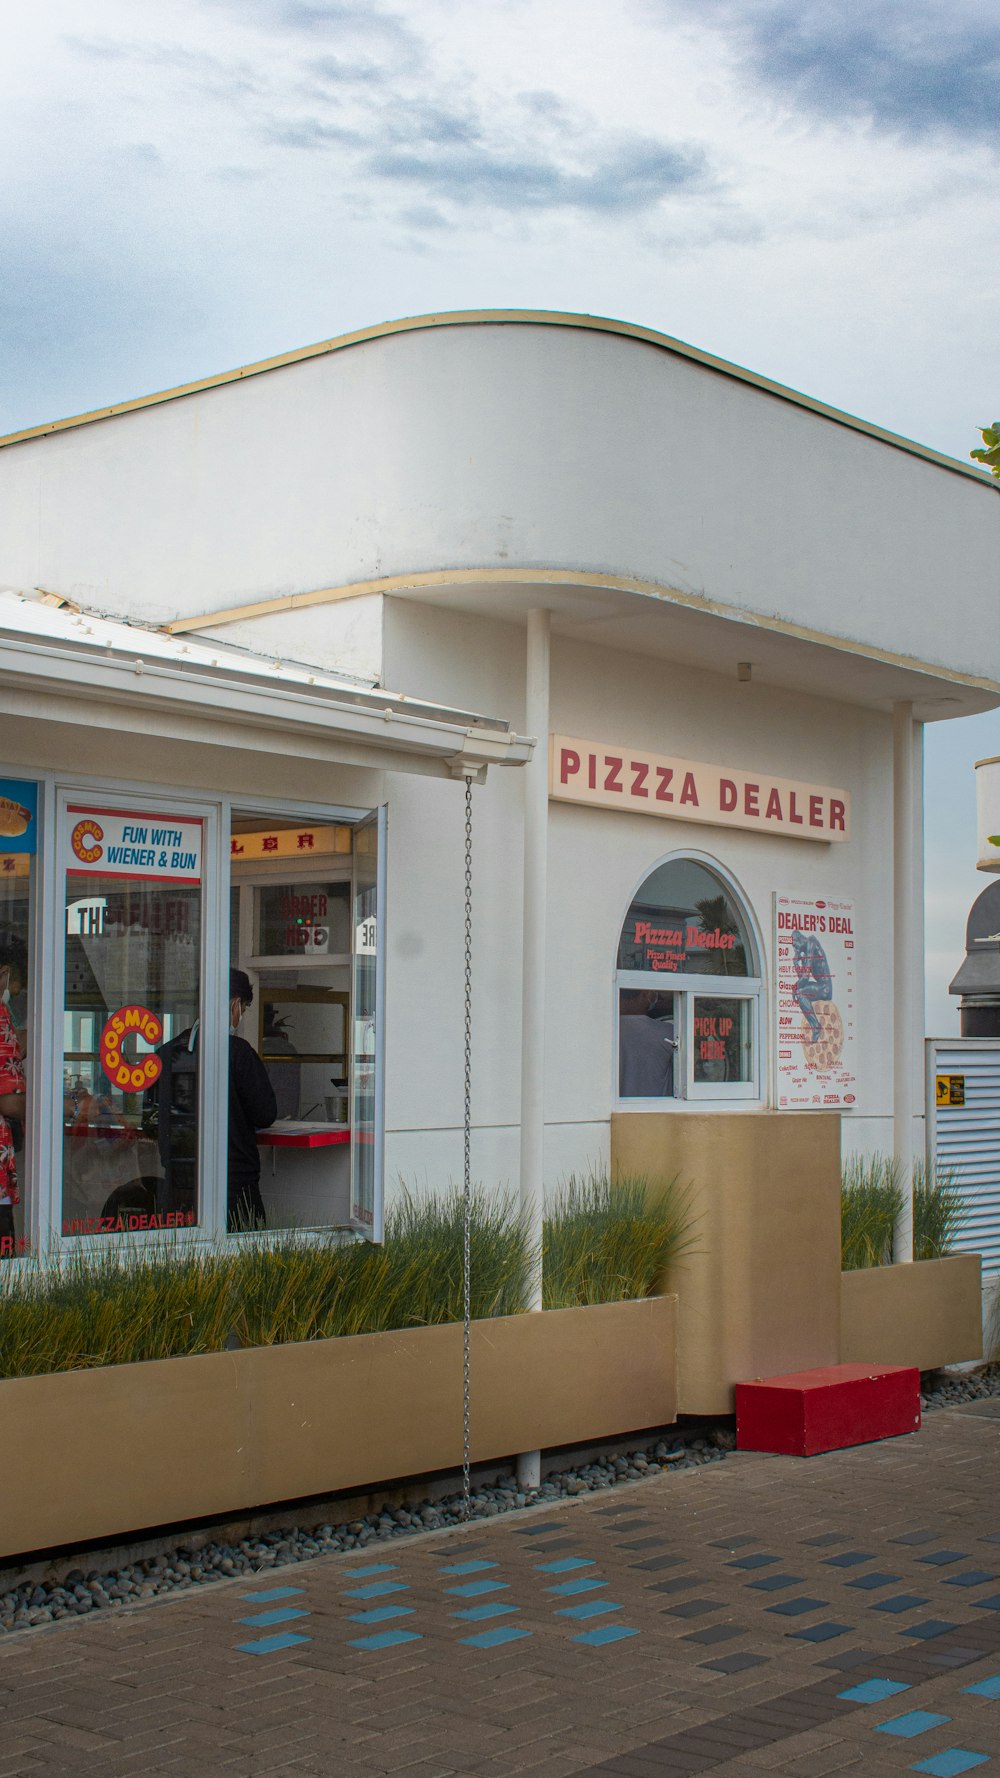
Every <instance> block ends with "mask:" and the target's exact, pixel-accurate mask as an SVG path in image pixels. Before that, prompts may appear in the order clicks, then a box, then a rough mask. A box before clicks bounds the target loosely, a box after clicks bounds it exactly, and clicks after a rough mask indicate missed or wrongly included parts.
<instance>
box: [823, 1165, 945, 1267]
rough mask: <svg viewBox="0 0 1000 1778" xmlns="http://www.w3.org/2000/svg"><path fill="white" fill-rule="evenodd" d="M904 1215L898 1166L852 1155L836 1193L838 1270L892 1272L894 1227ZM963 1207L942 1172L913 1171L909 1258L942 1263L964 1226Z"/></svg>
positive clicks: (916, 1168) (920, 1168)
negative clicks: (889, 1269) (874, 1268)
mask: <svg viewBox="0 0 1000 1778" xmlns="http://www.w3.org/2000/svg"><path fill="white" fill-rule="evenodd" d="M902 1213H903V1189H902V1186H901V1184H900V1178H899V1163H898V1161H896V1160H895V1159H894V1158H893V1157H892V1156H891V1155H884V1154H874V1155H868V1156H860V1155H854V1156H852V1157H851V1159H850V1160H848V1161H846V1162H845V1164H844V1169H843V1173H842V1176H841V1190H840V1241H841V1265H842V1267H843V1270H844V1271H845V1272H852V1271H859V1270H863V1269H865V1268H867V1267H868V1266H891V1264H892V1250H893V1240H894V1237H895V1233H896V1225H897V1223H898V1221H899V1218H900V1216H901V1215H902ZM965 1217H966V1207H965V1201H964V1199H963V1197H962V1194H961V1192H960V1190H959V1189H958V1184H957V1179H956V1175H955V1174H954V1173H953V1172H951V1171H949V1170H948V1169H947V1168H941V1167H932V1168H931V1169H930V1170H928V1169H927V1168H926V1167H925V1166H924V1163H923V1162H922V1161H915V1162H914V1165H913V1257H914V1259H943V1258H944V1256H945V1254H947V1253H950V1252H951V1251H952V1250H953V1248H954V1245H955V1241H956V1239H957V1237H958V1234H959V1232H960V1230H961V1228H962V1225H963V1224H964V1222H965Z"/></svg>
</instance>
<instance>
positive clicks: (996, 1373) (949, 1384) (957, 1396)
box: [920, 1364, 1000, 1409]
mask: <svg viewBox="0 0 1000 1778" xmlns="http://www.w3.org/2000/svg"><path fill="white" fill-rule="evenodd" d="M996 1395H1000V1364H989V1365H986V1366H985V1368H984V1369H983V1370H981V1371H970V1372H969V1374H968V1376H955V1375H951V1376H949V1375H948V1374H947V1373H945V1372H941V1371H936V1372H933V1373H931V1374H930V1375H929V1376H926V1377H923V1378H921V1392H920V1406H921V1408H924V1409H927V1408H953V1407H956V1406H959V1405H960V1404H961V1403H962V1402H966V1401H985V1400H987V1399H988V1398H989V1397H990V1396H996Z"/></svg>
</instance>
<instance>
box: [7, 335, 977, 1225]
mask: <svg viewBox="0 0 1000 1778" xmlns="http://www.w3.org/2000/svg"><path fill="white" fill-rule="evenodd" d="M0 444H2V447H3V448H2V449H0V584H2V585H3V586H4V587H6V588H7V589H9V590H8V591H6V592H5V593H4V594H3V595H0V662H2V671H3V681H2V683H3V686H4V695H3V703H2V711H0V778H2V779H3V780H6V781H7V782H6V784H0V797H4V796H5V797H6V798H7V801H8V803H10V804H13V805H19V806H22V807H23V808H24V809H25V811H26V812H29V813H30V812H31V810H32V809H33V807H34V803H33V796H32V790H31V787H37V798H38V816H37V820H36V821H34V822H33V823H29V824H28V825H27V826H22V828H21V831H20V832H12V833H11V834H9V835H8V836H7V838H6V839H5V838H3V837H2V836H0V848H3V847H7V848H8V851H7V852H6V854H4V855H3V856H2V857H0V862H3V863H4V864H5V867H6V875H4V874H2V873H0V897H2V896H3V895H4V894H6V895H7V897H8V906H7V910H6V913H5V912H4V910H3V907H2V906H0V927H3V926H7V927H10V926H11V925H13V926H14V927H16V928H17V929H18V930H19V931H22V932H26V933H27V935H28V937H29V940H30V953H31V957H30V970H29V976H28V982H27V985H26V986H25V987H24V989H23V990H22V996H21V1004H22V1005H23V1007H24V1008H25V1021H24V1022H25V1024H26V1028H27V1043H28V1050H29V1055H28V1060H29V1094H28V1120H27V1121H28V1128H27V1139H26V1144H25V1153H24V1159H23V1163H22V1174H23V1176H24V1185H25V1188H26V1189H25V1191H24V1192H23V1193H22V1196H23V1197H24V1199H25V1203H24V1206H23V1210H21V1211H18V1212H17V1213H16V1221H17V1233H18V1238H19V1239H23V1240H25V1241H26V1242H28V1243H32V1244H39V1243H40V1244H42V1245H45V1244H46V1243H47V1242H48V1241H49V1240H51V1239H52V1238H53V1237H54V1236H61V1238H63V1239H65V1240H68V1241H73V1240H74V1239H79V1238H80V1237H83V1238H94V1239H97V1238H98V1237H99V1234H100V1233H101V1232H103V1230H104V1229H106V1228H109V1227H115V1226H119V1225H120V1223H121V1221H122V1219H123V1218H124V1222H125V1224H126V1225H127V1226H134V1227H136V1228H139V1229H141V1228H146V1227H150V1226H154V1227H156V1226H163V1224H164V1222H167V1221H169V1222H170V1224H171V1226H172V1225H173V1224H174V1223H175V1222H181V1223H184V1224H190V1225H191V1226H192V1227H193V1229H194V1230H196V1231H197V1230H207V1231H208V1232H210V1233H211V1232H213V1231H214V1232H218V1231H220V1230H221V1229H222V1228H223V1227H224V1226H225V1204H226V1183H225V1181H226V1120H225V1116H224V1115H222V1113H223V1111H224V1107H225V1070H224V1067H223V1066H222V1065H221V1064H220V1057H223V1058H224V1051H223V1048H222V1044H223V1036H224V1030H225V1022H226V1001H227V991H226V969H227V966H228V964H229V963H230V961H232V962H234V963H236V964H238V965H239V966H241V967H243V968H244V969H246V970H247V972H248V973H249V974H250V975H251V978H252V980H253V982H254V984H255V987H256V996H255V1004H254V1010H253V1013H252V1014H250V1015H249V1016H248V1018H247V1020H246V1021H245V1023H244V1026H243V1030H244V1032H245V1033H246V1034H247V1035H249V1036H251V1037H252V1038H253V1039H254V1042H255V1043H256V1044H257V1046H258V1047H262V1048H264V1050H265V1051H269V1052H270V1072H271V1074H272V1078H274V1079H275V1080H276V1081H278V1083H279V1085H280V1087H281V1088H282V1089H283V1096H282V1100H281V1103H282V1106H283V1109H284V1110H285V1111H286V1113H287V1114H288V1115H290V1116H293V1117H295V1118H297V1119H298V1120H299V1121H301V1122H304V1123H306V1124H307V1125H311V1126H313V1128H312V1129H311V1130H307V1131H305V1132H302V1131H299V1132H298V1134H296V1132H295V1131H294V1130H290V1131H288V1133H287V1134H286V1136H285V1137H284V1139H283V1142H282V1143H280V1144H278V1145H277V1146H275V1144H274V1141H273V1138H272V1139H271V1140H270V1141H269V1142H268V1140H267V1139H265V1149H264V1157H265V1158H264V1173H263V1179H262V1191H263V1196H264V1201H265V1205H266V1207H267V1210H268V1215H269V1219H270V1221H271V1222H272V1223H275V1222H279V1223H280V1222H283V1221H286V1222H287V1221H294V1222H298V1223H306V1224H309V1225H322V1226H326V1225H329V1224H336V1225H348V1224H350V1225H353V1226H355V1227H358V1228H360V1229H362V1230H365V1231H371V1230H373V1229H374V1230H375V1232H377V1230H378V1227H379V1224H380V1214H381V1210H380V1205H381V1181H382V1177H383V1174H384V1177H385V1178H386V1180H387V1181H388V1182H389V1185H390V1187H391V1185H392V1183H393V1181H395V1179H396V1178H397V1176H401V1177H402V1178H404V1179H405V1180H407V1181H410V1182H415V1183H417V1184H419V1185H425V1184H426V1185H432V1186H438V1185H443V1184H446V1183H447V1181H448V1180H449V1179H452V1178H458V1177H460V1176H461V1172H462V1165H463V1152H462V1151H463V1009H464V998H463V963H464V953H463V930H464V869H465V862H464V858H465V855H464V843H465V832H464V822H465V793H464V789H463V782H462V780H463V777H468V775H469V774H470V773H471V774H473V775H474V776H475V778H476V782H475V784H474V786H473V789H472V792H471V800H472V810H473V827H474V832H473V934H472V978H473V1015H472V1030H473V1092H472V1126H473V1128H472V1172H473V1176H474V1177H475V1178H476V1179H478V1180H481V1181H482V1182H483V1183H484V1184H486V1185H495V1184H510V1185H516V1184H517V1182H518V1180H519V1179H520V1180H521V1182H522V1190H523V1191H524V1192H525V1195H526V1196H528V1197H531V1196H532V1195H533V1194H535V1193H536V1192H537V1188H538V1185H539V1182H540V1181H541V1180H544V1182H545V1184H546V1185H547V1186H552V1185H554V1184H555V1183H556V1182H557V1181H559V1180H560V1179H561V1178H564V1177H566V1176H567V1175H568V1174H569V1173H571V1172H572V1171H574V1170H576V1171H580V1170H581V1169H584V1170H586V1169H589V1168H591V1167H595V1168H598V1169H601V1168H605V1167H606V1166H607V1165H608V1161H609V1145H610V1139H611V1120H612V1114H613V1113H615V1112H616V1111H619V1112H632V1113H634V1114H635V1115H636V1116H637V1117H642V1116H645V1115H647V1114H649V1113H659V1114H661V1115H684V1114H685V1113H691V1112H693V1111H696V1112H698V1113H699V1114H701V1113H705V1114H706V1115H707V1114H708V1113H712V1114H713V1115H714V1114H715V1113H718V1114H719V1115H727V1116H739V1115H741V1114H742V1115H743V1116H744V1117H745V1118H747V1119H754V1120H759V1119H761V1118H771V1119H772V1120H773V1121H774V1124H775V1127H776V1128H777V1127H778V1126H779V1125H780V1122H781V1119H782V1118H783V1117H787V1116H789V1115H790V1114H793V1113H794V1112H795V1111H797V1110H798V1111H811V1110H812V1109H813V1108H816V1109H820V1110H823V1109H825V1110H831V1109H834V1110H836V1111H838V1112H840V1114H841V1116H842V1119H843V1138H842V1140H843V1147H844V1149H845V1151H856V1150H866V1151H870V1150H876V1149H882V1150H891V1149H893V1148H895V1149H896V1150H897V1152H899V1153H900V1154H901V1156H902V1157H903V1158H904V1159H905V1158H906V1157H907V1154H908V1153H913V1152H920V1151H921V1150H922V1133H921V1129H920V1121H921V1118H922V1113H923V1085H922V1068H921V1034H922V1029H923V1019H922V949H923V947H922V924H921V907H922V880H921V854H922V843H921V835H922V821H921V808H920V749H921V736H922V725H923V724H924V723H925V722H929V721H939V720H946V719H950V718H954V717H959V716H963V715H966V714H970V713H973V712H976V711H982V710H985V709H989V708H992V707H994V706H995V705H997V704H998V703H1000V630H998V626H997V624H996V621H995V605H994V601H993V598H992V596H991V592H990V588H991V586H992V577H993V576H995V564H996V561H997V559H998V554H1000V504H998V501H997V498H996V494H997V491H998V490H997V489H996V488H995V486H994V485H993V483H992V482H991V481H990V480H989V478H987V477H984V476H983V475H982V474H981V473H980V472H979V471H977V470H975V469H973V468H972V467H971V465H965V464H961V463H957V462H953V461H952V460H950V459H948V458H945V457H942V456H941V455H939V454H938V453H936V452H934V451H931V450H927V449H925V448H923V447H921V446H919V445H916V444H913V443H911V442H909V441H908V440H905V439H901V438H897V437H895V436H893V435H891V434H888V433H886V432H884V431H882V430H880V429H879V428H878V427H876V426H873V425H868V424H867V423H865V422H862V421H859V420H856V419H853V418H851V417H849V416H847V415H844V414H840V413H837V412H835V411H834V410H832V409H829V408H827V407H824V406H823V405H822V404H820V403H818V402H814V401H811V400H810V399H808V398H806V397H804V396H801V395H798V394H796V393H795V392H793V391H791V390H787V389H783V388H781V387H779V386H777V385H774V384H772V383H769V382H767V381H765V380H764V379H762V378H759V377H756V376H754V375H752V374H751V373H748V372H746V371H743V370H740V369H738V368H737V367H735V366H733V365H730V364H726V363H723V362H721V361H719V360H716V359H712V358H709V357H708V356H706V355H705V354H703V353H699V352H697V351H695V350H693V349H692V348H690V347H688V346H683V345H681V344H679V343H678V342H676V341H674V340H670V339H667V338H664V337H663V336H661V335H658V334H654V333H651V332H649V331H647V330H644V329H640V328H633V327H628V326H625V325H623V324H620V323H614V322H607V321H600V320H594V319H592V318H590V317H581V316H564V315H546V314H525V313H513V314H505V313H483V314H466V315H451V316H449V315H445V316H433V317H428V318H424V319H418V320H415V321H407V322H402V323H398V324H393V325H389V326H385V327H379V328H374V329H372V330H370V331H368V332H365V333H363V334H358V335H353V336H349V337H347V338H344V339H340V340H333V341H327V342H324V343H323V344H322V345H320V346H317V347H311V348H308V349H306V350H304V351H301V352H293V353H289V354H288V355H287V356H285V357H282V358H280V359H276V360H272V361H270V362H268V363H265V364H260V365H252V366H249V367H247V368H245V369H243V370H240V371H237V372H234V373H230V374H227V375H224V376H220V377H218V378H212V379H208V380H206V381H204V382H202V383H198V384H192V385H190V386H188V387H184V388H180V389H176V390H171V391H167V392H166V393H164V394H161V395H155V396H151V397H147V398H144V399H142V400H139V401H136V402H131V403H126V404H124V405H123V406H120V407H118V408H114V409H108V410H104V411H102V412H99V413H95V414H90V415H83V416H80V417H78V418H75V419H71V420H67V421H59V422H56V423H54V424H53V425H50V426H44V427H38V428H34V429H32V430H30V431H28V432H25V433H20V434H17V435H14V436H13V437H11V438H9V439H6V440H2V441H0ZM550 736H551V737H554V740H553V742H552V783H551V790H552V795H551V797H550V796H548V795H547V791H548V789H549V782H548V775H549V763H548V752H549V747H548V739H549V737H550ZM532 742H534V747H533V746H532ZM501 768H504V769H501ZM506 768H516V769H506ZM671 799H672V800H671ZM376 812H378V813H376ZM0 815H2V806H0ZM92 823H96V824H97V826H98V827H101V828H102V832H101V834H100V835H99V836H98V835H95V834H94V832H93V831H92V827H91V826H90V825H89V824H92ZM10 825H11V826H12V827H13V828H17V827H18V818H17V817H16V815H15V816H13V817H11V821H10ZM154 829H155V831H156V832H157V833H158V834H159V835H160V839H161V840H162V839H164V836H165V835H166V834H167V833H168V832H169V834H170V836H171V838H170V840H169V841H166V842H165V844H164V845H161V844H160V840H155V839H154V837H153V836H154ZM36 832H37V836H38V837H37V845H36V849H35V850H34V851H33V852H32V851H31V850H30V849H29V847H30V846H31V844H33V843H34V835H35V834H36ZM302 835H308V836H310V838H309V840H308V842H307V843H306V844H304V845H303V846H302V847H300V846H299V839H300V837H301V836H302ZM11 848H14V849H13V850H11ZM18 848H19V849H18ZM113 851H114V852H116V857H115V858H114V859H112V857H111V854H112V852H113ZM167 852H169V854H170V856H169V858H168V859H167V862H166V863H164V862H163V860H164V858H165V857H166V855H167ZM150 855H152V856H150ZM175 855H176V858H177V859H179V860H180V862H175ZM185 858H186V859H187V863H184V862H183V861H184V859H185ZM17 859H19V860H20V861H21V862H19V863H12V862H11V860H17ZM664 861H672V868H670V869H665V870H662V871H660V874H659V875H658V876H657V877H656V878H655V879H654V881H653V882H652V883H651V884H650V883H649V882H648V881H647V879H649V878H650V877H651V875H652V873H654V872H656V871H657V870H658V869H659V867H660V866H661V865H663V864H664ZM699 867H700V868H699ZM67 870H68V871H69V872H70V874H69V875H68V876H67V875H66V874H65V873H66V872H67ZM163 878H167V879H169V880H167V881H163V880H162V879H163ZM352 898H353V900H352ZM376 903H377V905H376ZM699 903H701V904H703V905H702V906H701V907H699ZM705 904H710V905H705ZM779 918H780V919H781V920H782V927H781V931H782V933H783V938H784V944H783V948H782V950H781V952H780V954H779V945H778V940H777V936H776V934H777V930H778V929H777V926H776V921H777V920H778V919H779ZM29 928H30V930H29ZM796 935H798V937H799V941H800V942H799V947H798V950H797V951H796V950H795V949H794V940H795V936H796ZM620 942H621V947H622V948H621V951H620V952H619V946H620ZM665 981H666V986H665V987H664V982H665ZM654 992H655V999H654V998H653V996H654ZM622 994H624V995H626V996H631V998H626V999H625V1000H620V999H619V996H620V995H622ZM636 995H641V996H643V998H642V999H641V1000H640V999H636V998H635V996H636ZM131 1007H141V1008H144V1009H145V1010H146V1011H148V1012H150V1013H152V1014H153V1015H154V1021H158V1027H159V1029H158V1030H157V1029H155V1028H154V1027H152V1026H151V1027H150V1034H149V1035H148V1037H147V1039H146V1040H145V1041H143V1039H142V1038H141V1036H140V1038H139V1039H138V1040H137V1044H136V1048H135V1049H134V1050H129V1049H127V1048H126V1050H125V1051H124V1052H123V1053H124V1055H125V1058H126V1062H127V1063H128V1064H129V1065H130V1066H134V1067H135V1068H136V1069H137V1070H139V1071H140V1072H141V1069H142V1066H143V1063H144V1061H146V1060H148V1058H150V1057H151V1056H152V1057H154V1061H153V1062H150V1066H149V1072H150V1075H152V1076H155V1074H156V1068H155V1060H156V1052H157V1050H158V1049H159V1048H160V1046H161V1045H162V1041H163V1038H165V1037H166V1038H172V1037H175V1036H179V1035H181V1034H182V1033H184V1032H187V1031H189V1030H190V1029H191V1027H192V1024H193V1020H194V1019H195V1018H196V1017H200V1019H201V1021H202V1022H201V1026H200V1034H201V1035H200V1040H199V1043H198V1045H197V1046H196V1048H195V1049H194V1050H193V1051H188V1052H187V1053H189V1054H194V1055H195V1056H196V1058H198V1060H199V1067H198V1069H197V1071H196V1073H195V1075H194V1076H193V1077H192V1078H194V1079H195V1080H196V1081H197V1087H196V1088H195V1087H192V1085H191V1080H190V1079H189V1080H188V1083H187V1085H186V1086H185V1085H184V1083H183V1081H180V1079H179V1085H178V1088H177V1092H176V1093H174V1096H173V1097H172V1098H168V1097H167V1096H165V1093H164V1086H163V1085H162V1084H158V1081H157V1079H156V1078H153V1080H152V1084H150V1085H146V1086H143V1087H142V1088H141V1090H140V1089H137V1088H136V1087H135V1086H134V1085H133V1081H132V1077H131V1076H130V1077H129V1079H128V1080H127V1081H126V1082H125V1086H124V1088H121V1087H119V1086H117V1085H116V1084H115V1075H114V1063H112V1066H111V1069H110V1071H109V1068H108V1065H107V1063H108V1053H109V1052H108V1043H111V1044H112V1046H113V1038H114V1033H113V1032H112V1034H111V1036H110V1037H107V1038H105V1043H104V1048H103V1050H102V1047H101V1034H102V1032H103V1031H104V1030H105V1028H106V1025H107V1024H108V1022H109V1021H110V1019H111V1017H112V1015H113V1014H115V1013H120V1012H123V1011H125V1010H127V1009H128V1008H131ZM267 1009H270V1010H267ZM623 1009H624V1010H623ZM620 1011H621V1014H622V1017H623V1018H625V1019H628V1020H629V1021H630V1022H629V1025H628V1028H627V1033H626V1037H625V1040H624V1042H625V1049H624V1051H623V1052H622V1058H621V1059H620V1055H619V1041H620V1036H619V1012H620ZM136 1017H138V1015H136ZM782 1021H784V1022H782ZM127 1022H128V1021H127V1020H126V1023H127ZM181 1048H182V1049H183V1048H184V1046H181ZM116 1053H117V1052H114V1051H113V1047H112V1055H114V1054H116ZM309 1058H312V1059H309ZM119 1065H120V1064H119ZM178 1078H179V1077H178ZM342 1081H343V1082H348V1081H349V1082H350V1086H351V1091H352V1093H353V1105H352V1108H351V1115H350V1116H349V1117H347V1116H345V1114H344V1109H343V1105H342V1103H341V1101H340V1093H341V1086H340V1083H341V1082H342ZM289 1083H291V1084H289ZM171 1092H173V1088H171ZM185 1092H186V1093H187V1094H188V1100H186V1101H184V1103H183V1104H181V1101H183V1100H184V1093H185ZM192 1092H194V1093H196V1095H197V1094H200V1101H199V1102H198V1104H197V1105H196V1103H195V1100H193V1099H191V1097H190V1095H191V1093H192ZM178 1093H179V1094H180V1099H178V1096H177V1095H178ZM185 1106H186V1109H185ZM343 1126H349V1127H343ZM279 1133H280V1131H279ZM307 1144H311V1145H312V1146H306V1145H307ZM95 1155H98V1156H99V1157H100V1158H99V1159H96V1160H95V1158H94V1157H95ZM349 1157H350V1158H349ZM352 1167H353V1172H354V1188H353V1191H351V1190H349V1189H348V1184H349V1174H350V1171H351V1168H352ZM115 1194H117V1195H115Z"/></svg>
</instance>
